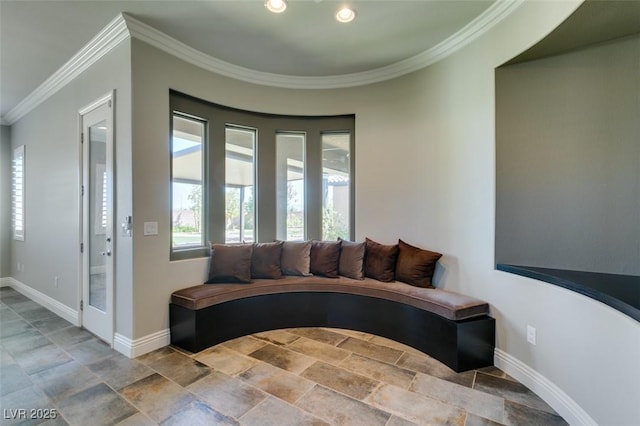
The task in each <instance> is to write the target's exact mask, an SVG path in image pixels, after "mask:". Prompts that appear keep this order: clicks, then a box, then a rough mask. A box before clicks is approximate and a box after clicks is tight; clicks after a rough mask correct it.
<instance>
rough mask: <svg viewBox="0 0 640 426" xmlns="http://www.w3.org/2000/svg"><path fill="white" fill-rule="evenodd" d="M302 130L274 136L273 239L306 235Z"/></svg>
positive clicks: (302, 237) (301, 237)
mask: <svg viewBox="0 0 640 426" xmlns="http://www.w3.org/2000/svg"><path fill="white" fill-rule="evenodd" d="M305 140H306V135H305V134H304V133H278V134H277V135H276V238H278V239H279V240H302V239H304V238H305V194H304V191H305V173H304V162H305V159H304V156H305Z"/></svg>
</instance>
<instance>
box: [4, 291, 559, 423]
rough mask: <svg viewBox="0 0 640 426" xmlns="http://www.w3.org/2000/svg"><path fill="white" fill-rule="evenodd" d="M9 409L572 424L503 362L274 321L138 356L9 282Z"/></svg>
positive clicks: (136, 416) (211, 418) (76, 414)
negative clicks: (442, 355) (447, 361)
mask: <svg viewBox="0 0 640 426" xmlns="http://www.w3.org/2000/svg"><path fill="white" fill-rule="evenodd" d="M0 409H1V410H2V418H1V419H2V422H1V423H2V424H3V425H4V424H7V425H11V424H38V423H43V424H47V425H64V424H71V425H88V424H90V425H92V426H97V425H102V424H104V425H107V424H109V425H112V424H120V425H152V424H163V425H165V424H166V425H181V424H184V425H206V424H216V425H217V424H221V425H238V424H240V425H260V426H268V425H279V426H280V425H281V426H285V425H296V426H297V425H363V426H373V425H386V426H400V425H413V424H419V425H426V424H429V425H466V426H476V425H497V424H505V425H545V426H546V425H560V424H566V423H565V422H564V420H563V419H562V418H561V417H560V416H559V415H558V414H556V413H555V412H554V411H553V409H551V407H549V406H548V405H547V404H546V403H545V402H544V401H542V400H541V399H540V398H539V397H537V396H536V395H535V394H534V393H533V392H531V391H530V390H529V389H527V388H526V387H525V386H523V385H522V384H520V383H518V382H517V381H515V380H514V379H513V378H511V377H509V376H507V375H506V374H504V373H503V372H502V371H500V370H499V369H497V368H495V367H491V368H485V369H481V370H477V371H469V372H465V373H460V374H457V373H455V372H454V371H452V370H450V369H449V368H448V367H446V366H444V365H443V364H441V363H439V362H438V361H435V360H434V359H433V358H430V357H429V356H427V355H425V354H423V353H421V352H418V351H416V350H414V349H412V348H409V347H407V346H404V345H401V344H399V343H397V342H394V341H391V340H388V339H385V338H382V337H379V336H374V335H371V334H366V333H361V332H357V331H350V330H338V329H326V328H295V329H287V330H275V331H269V332H265V333H258V334H254V335H251V336H245V337H241V338H239V339H235V340H232V341H229V342H226V343H223V344H221V345H217V346H214V347H212V348H209V349H207V350H205V351H202V352H200V353H197V354H190V353H185V352H183V351H180V350H178V349H177V348H172V347H165V348H162V349H159V350H156V351H154V352H151V353H149V354H146V355H143V356H141V357H139V358H137V359H134V360H131V359H128V358H127V357H125V356H123V355H121V354H119V353H117V352H115V351H113V350H112V349H110V348H109V346H108V345H106V344H105V343H103V342H102V341H100V340H98V339H97V338H96V337H94V336H93V335H92V334H91V333H89V332H87V331H85V330H83V329H81V328H78V327H74V326H72V325H71V324H70V323H68V322H67V321H65V320H63V319H62V318H60V317H58V316H56V315H55V314H54V313H52V312H50V311H48V310H47V309H45V308H43V307H41V306H40V305H38V304H37V303H35V302H33V301H31V300H29V299H28V298H26V297H25V296H23V295H21V294H19V293H17V292H16V291H15V290H13V289H11V288H8V287H3V288H0ZM19 409H25V410H26V411H19ZM32 410H33V411H32ZM52 410H55V411H52ZM53 412H55V413H56V415H57V417H56V418H55V419H49V420H45V419H37V418H31V417H32V415H35V417H38V416H40V417H42V416H43V415H46V414H52V413H53ZM25 417H26V418H25Z"/></svg>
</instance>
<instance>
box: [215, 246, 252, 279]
mask: <svg viewBox="0 0 640 426" xmlns="http://www.w3.org/2000/svg"><path fill="white" fill-rule="evenodd" d="M252 253H253V245H252V244H215V243H214V244H211V258H210V260H209V279H208V280H207V281H206V283H207V284H212V283H228V282H239V283H250V282H251V254H252Z"/></svg>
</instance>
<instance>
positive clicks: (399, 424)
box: [385, 416, 467, 426]
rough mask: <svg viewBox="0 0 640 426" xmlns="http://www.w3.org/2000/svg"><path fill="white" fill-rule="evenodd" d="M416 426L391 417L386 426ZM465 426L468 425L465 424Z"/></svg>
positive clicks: (405, 420)
mask: <svg viewBox="0 0 640 426" xmlns="http://www.w3.org/2000/svg"><path fill="white" fill-rule="evenodd" d="M416 425H417V423H414V422H410V421H409V420H407V419H403V418H402V417H398V416H391V418H390V419H389V421H388V422H387V424H386V425H385V426H416ZM465 426H467V425H466V424H465Z"/></svg>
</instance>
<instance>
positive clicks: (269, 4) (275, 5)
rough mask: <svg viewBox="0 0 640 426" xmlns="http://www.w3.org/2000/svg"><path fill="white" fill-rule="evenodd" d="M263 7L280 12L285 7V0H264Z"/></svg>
mask: <svg viewBox="0 0 640 426" xmlns="http://www.w3.org/2000/svg"><path fill="white" fill-rule="evenodd" d="M264 7H266V8H267V9H269V11H270V12H273V13H282V12H284V10H285V9H286V8H287V2H286V1H285V0H265V2H264Z"/></svg>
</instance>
